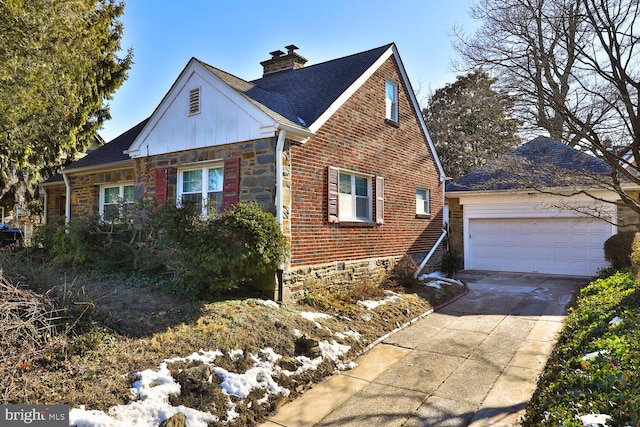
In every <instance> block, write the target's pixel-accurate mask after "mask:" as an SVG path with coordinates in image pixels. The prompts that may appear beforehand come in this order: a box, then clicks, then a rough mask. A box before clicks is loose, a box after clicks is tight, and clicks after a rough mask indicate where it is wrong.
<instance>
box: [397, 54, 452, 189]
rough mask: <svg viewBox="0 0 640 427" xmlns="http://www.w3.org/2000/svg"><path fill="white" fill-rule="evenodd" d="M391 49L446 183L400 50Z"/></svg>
mask: <svg viewBox="0 0 640 427" xmlns="http://www.w3.org/2000/svg"><path fill="white" fill-rule="evenodd" d="M391 49H392V50H393V55H394V56H395V58H396V62H397V63H398V68H399V69H400V74H401V75H402V81H403V82H404V85H405V87H406V88H407V91H408V92H409V97H410V98H411V103H412V104H413V109H414V110H415V113H416V116H418V120H419V121H420V126H421V127H422V131H423V132H424V135H425V136H426V138H427V142H428V143H429V149H430V150H431V154H432V155H433V158H434V159H435V161H436V166H437V167H438V173H439V175H440V181H441V182H444V181H445V179H446V176H445V173H444V169H443V168H442V163H440V158H439V157H438V153H436V147H435V146H434V145H433V141H431V136H430V135H429V131H428V130H427V126H426V124H425V122H424V117H422V112H421V111H420V105H419V104H418V100H417V99H416V95H415V93H414V92H413V87H412V86H411V82H410V81H409V76H408V75H407V71H406V70H405V68H404V64H403V63H402V59H401V58H400V54H399V53H398V48H397V47H396V45H395V44H394V45H393V46H392V47H391Z"/></svg>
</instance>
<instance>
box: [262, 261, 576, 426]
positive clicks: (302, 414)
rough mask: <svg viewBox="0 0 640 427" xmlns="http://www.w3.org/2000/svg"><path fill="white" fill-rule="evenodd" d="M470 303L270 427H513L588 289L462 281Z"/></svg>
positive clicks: (397, 337) (311, 394) (367, 359)
mask: <svg viewBox="0 0 640 427" xmlns="http://www.w3.org/2000/svg"><path fill="white" fill-rule="evenodd" d="M458 278H460V279H461V280H463V281H465V282H466V283H467V284H468V285H469V292H468V293H467V295H465V296H464V297H462V298H460V299H458V300H457V301H455V302H453V303H452V304H449V305H448V306H446V307H444V308H442V309H440V310H438V311H437V312H435V313H432V314H430V315H428V316H426V317H424V318H423V319H421V320H419V321H418V322H416V323H414V324H413V325H411V326H409V327H407V328H406V329H403V330H401V331H400V332H398V333H396V334H394V335H392V336H391V337H389V338H387V339H386V340H385V341H383V342H382V343H381V344H378V345H377V346H375V347H374V348H373V349H372V350H371V351H369V352H368V353H366V354H364V355H362V356H361V357H360V358H358V360H356V362H357V363H358V367H356V368H355V369H352V370H350V371H347V372H343V373H341V374H340V375H334V376H332V377H329V378H327V379H326V380H325V381H323V382H321V383H320V384H318V385H316V386H314V387H313V388H312V389H311V390H309V391H308V392H307V393H306V394H305V395H303V396H301V397H299V398H298V399H296V400H294V401H292V402H291V403H288V404H286V405H284V406H283V407H282V408H280V410H279V412H278V413H277V414H276V415H275V416H273V417H272V418H271V419H270V420H269V421H268V422H266V423H264V424H263V427H276V426H285V427H297V426H305V427H306V426H316V425H317V426H363V425H366V426H368V427H373V426H385V427H388V426H411V427H415V426H438V427H444V426H447V427H448V426H472V427H481V426H513V425H517V424H518V420H519V418H520V416H521V415H522V413H523V410H524V408H525V405H526V402H527V401H528V400H529V399H530V397H531V394H532V393H533V391H534V390H535V387H536V381H537V377H538V375H539V374H540V372H541V371H542V369H543V367H544V365H545V363H546V360H547V358H548V356H549V354H550V352H551V350H552V349H553V346H554V344H555V342H556V339H557V334H558V332H559V331H560V329H561V328H562V324H563V320H564V318H565V314H566V307H567V306H568V304H569V303H570V302H571V300H572V297H573V295H574V293H575V292H576V291H577V290H578V289H579V288H580V287H581V286H582V285H584V284H586V283H587V281H588V279H587V278H584V277H570V276H551V275H544V274H521V273H500V272H479V271H464V272H461V273H460V274H459V276H458Z"/></svg>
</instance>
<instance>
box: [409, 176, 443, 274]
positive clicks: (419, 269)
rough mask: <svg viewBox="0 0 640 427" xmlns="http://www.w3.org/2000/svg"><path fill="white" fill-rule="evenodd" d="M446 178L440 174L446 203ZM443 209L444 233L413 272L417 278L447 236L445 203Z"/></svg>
mask: <svg viewBox="0 0 640 427" xmlns="http://www.w3.org/2000/svg"><path fill="white" fill-rule="evenodd" d="M446 180H447V177H445V176H444V175H441V176H440V182H442V201H443V203H444V195H445V185H444V184H445V182H446ZM442 211H443V212H442V234H441V235H440V237H438V240H436V243H435V244H434V245H433V246H432V247H431V250H430V251H429V253H428V254H427V256H425V257H424V259H423V260H422V262H421V263H420V266H419V267H418V269H417V270H416V272H415V273H413V277H416V278H417V277H418V274H420V272H421V271H422V269H423V268H424V266H425V265H427V263H428V262H429V260H430V259H431V257H432V256H433V254H434V253H435V252H436V250H437V249H438V246H440V243H442V241H443V240H444V238H445V237H446V236H447V218H445V217H444V205H443V208H442Z"/></svg>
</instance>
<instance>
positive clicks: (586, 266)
mask: <svg viewBox="0 0 640 427" xmlns="http://www.w3.org/2000/svg"><path fill="white" fill-rule="evenodd" d="M610 236H611V225H609V224H608V223H606V222H604V221H596V220H589V219H585V218H492V219H489V218H481V219H480V218H476V219H470V220H469V238H468V242H469V250H468V251H467V252H468V253H467V256H466V257H465V259H466V260H467V261H468V262H467V266H466V268H468V269H474V270H498V271H517V272H535V273H552V274H570V275H580V276H582V275H592V274H594V273H595V272H596V271H597V270H598V269H599V268H602V267H605V266H607V265H608V263H607V262H606V261H605V259H604V252H603V250H602V248H603V244H604V242H605V240H607V239H608V238H609V237H610Z"/></svg>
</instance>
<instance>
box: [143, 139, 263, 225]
mask: <svg viewBox="0 0 640 427" xmlns="http://www.w3.org/2000/svg"><path fill="white" fill-rule="evenodd" d="M275 144H276V140H275V138H267V139H260V140H255V141H246V142H241V143H237V144H226V145H220V146H215V147H207V148H201V149H195V150H189V151H180V152H176V153H168V154H163V155H158V156H152V157H150V158H144V157H143V158H138V159H136V160H135V174H136V199H138V198H146V197H153V196H154V195H155V174H154V171H155V169H156V168H168V171H169V173H168V188H167V195H168V200H171V201H173V202H174V203H175V200H176V195H177V193H178V191H177V188H176V186H177V183H178V169H179V168H180V167H183V166H187V165H189V166H193V165H194V164H197V163H203V164H204V163H206V162H215V161H223V160H224V159H229V158H235V157H237V158H240V201H245V202H248V201H255V202H257V203H258V204H259V205H260V206H261V207H262V208H263V209H264V210H265V211H267V212H271V213H275V186H276V183H275V176H276V173H275Z"/></svg>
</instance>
